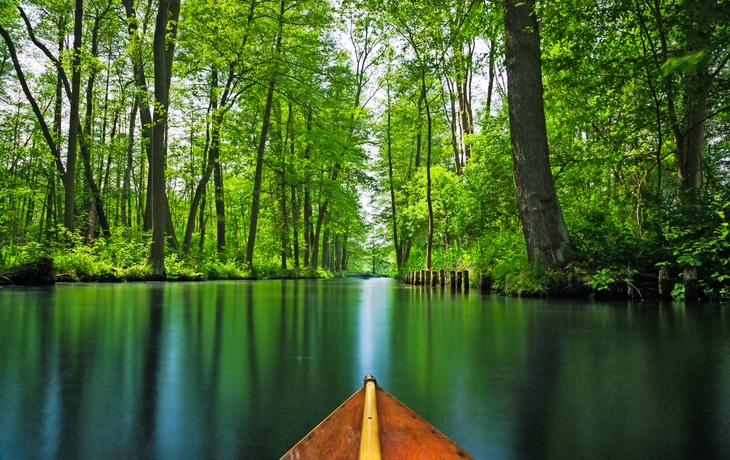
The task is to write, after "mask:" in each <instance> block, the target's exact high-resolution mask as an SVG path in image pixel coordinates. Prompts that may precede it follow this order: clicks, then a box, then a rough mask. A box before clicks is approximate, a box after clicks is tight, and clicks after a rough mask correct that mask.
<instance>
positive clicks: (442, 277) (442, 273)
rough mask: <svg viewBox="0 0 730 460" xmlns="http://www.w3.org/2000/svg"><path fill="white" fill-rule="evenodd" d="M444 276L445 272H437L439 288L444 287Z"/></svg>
mask: <svg viewBox="0 0 730 460" xmlns="http://www.w3.org/2000/svg"><path fill="white" fill-rule="evenodd" d="M445 276H446V271H445V270H439V282H440V283H441V287H444V284H445V283H446V280H445V279H444V278H445Z"/></svg>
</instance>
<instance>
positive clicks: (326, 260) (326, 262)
mask: <svg viewBox="0 0 730 460" xmlns="http://www.w3.org/2000/svg"><path fill="white" fill-rule="evenodd" d="M322 268H325V269H327V270H331V269H332V267H331V266H330V231H329V229H325V231H324V236H323V237H322Z"/></svg>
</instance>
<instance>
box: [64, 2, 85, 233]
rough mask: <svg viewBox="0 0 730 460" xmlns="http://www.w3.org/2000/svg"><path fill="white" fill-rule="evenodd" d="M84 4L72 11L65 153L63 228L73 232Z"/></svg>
mask: <svg viewBox="0 0 730 460" xmlns="http://www.w3.org/2000/svg"><path fill="white" fill-rule="evenodd" d="M83 20H84V2H83V0H76V7H75V9H74V47H73V60H72V65H73V72H72V74H71V104H70V107H69V111H70V115H69V123H68V150H67V153H66V178H65V183H64V186H65V190H66V191H65V200H64V219H63V223H64V226H65V227H66V228H67V229H68V231H70V232H73V230H74V205H75V203H74V188H75V185H76V149H77V144H78V130H79V125H80V118H79V99H80V96H81V36H82V33H83V26H84V25H83Z"/></svg>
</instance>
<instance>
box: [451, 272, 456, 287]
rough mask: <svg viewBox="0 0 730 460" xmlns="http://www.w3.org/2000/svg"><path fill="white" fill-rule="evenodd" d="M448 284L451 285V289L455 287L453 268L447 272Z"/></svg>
mask: <svg viewBox="0 0 730 460" xmlns="http://www.w3.org/2000/svg"><path fill="white" fill-rule="evenodd" d="M449 285H451V289H456V272H455V271H454V270H451V271H450V272H449Z"/></svg>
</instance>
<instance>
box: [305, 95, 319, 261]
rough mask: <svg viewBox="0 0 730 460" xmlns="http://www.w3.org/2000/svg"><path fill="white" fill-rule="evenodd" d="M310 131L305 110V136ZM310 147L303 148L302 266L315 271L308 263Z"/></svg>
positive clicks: (310, 202)
mask: <svg viewBox="0 0 730 460" xmlns="http://www.w3.org/2000/svg"><path fill="white" fill-rule="evenodd" d="M311 131H312V111H311V110H310V109H308V110H307V134H310V133H311ZM311 150H312V148H311V146H310V144H309V143H307V146H306V147H305V148H304V186H303V187H304V216H303V219H304V222H303V229H302V231H303V232H304V266H305V267H306V268H309V269H315V268H317V267H313V266H312V264H311V261H310V257H309V256H310V254H311V251H312V238H313V237H312V196H311V192H310V191H309V188H310V185H311V181H312V176H311V173H310V172H309V168H310V165H309V158H310V154H311Z"/></svg>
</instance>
